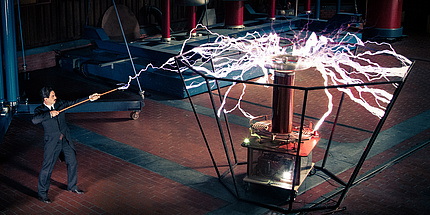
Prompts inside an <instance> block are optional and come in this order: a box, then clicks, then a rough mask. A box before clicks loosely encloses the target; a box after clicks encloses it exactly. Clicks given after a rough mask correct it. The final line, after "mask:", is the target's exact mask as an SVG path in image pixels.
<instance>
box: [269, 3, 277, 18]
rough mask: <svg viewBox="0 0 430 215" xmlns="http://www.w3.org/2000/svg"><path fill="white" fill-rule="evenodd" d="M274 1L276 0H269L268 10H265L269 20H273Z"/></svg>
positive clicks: (274, 11)
mask: <svg viewBox="0 0 430 215" xmlns="http://www.w3.org/2000/svg"><path fill="white" fill-rule="evenodd" d="M275 2H276V0H269V11H267V19H269V20H275V13H276V7H275V5H276V4H275Z"/></svg>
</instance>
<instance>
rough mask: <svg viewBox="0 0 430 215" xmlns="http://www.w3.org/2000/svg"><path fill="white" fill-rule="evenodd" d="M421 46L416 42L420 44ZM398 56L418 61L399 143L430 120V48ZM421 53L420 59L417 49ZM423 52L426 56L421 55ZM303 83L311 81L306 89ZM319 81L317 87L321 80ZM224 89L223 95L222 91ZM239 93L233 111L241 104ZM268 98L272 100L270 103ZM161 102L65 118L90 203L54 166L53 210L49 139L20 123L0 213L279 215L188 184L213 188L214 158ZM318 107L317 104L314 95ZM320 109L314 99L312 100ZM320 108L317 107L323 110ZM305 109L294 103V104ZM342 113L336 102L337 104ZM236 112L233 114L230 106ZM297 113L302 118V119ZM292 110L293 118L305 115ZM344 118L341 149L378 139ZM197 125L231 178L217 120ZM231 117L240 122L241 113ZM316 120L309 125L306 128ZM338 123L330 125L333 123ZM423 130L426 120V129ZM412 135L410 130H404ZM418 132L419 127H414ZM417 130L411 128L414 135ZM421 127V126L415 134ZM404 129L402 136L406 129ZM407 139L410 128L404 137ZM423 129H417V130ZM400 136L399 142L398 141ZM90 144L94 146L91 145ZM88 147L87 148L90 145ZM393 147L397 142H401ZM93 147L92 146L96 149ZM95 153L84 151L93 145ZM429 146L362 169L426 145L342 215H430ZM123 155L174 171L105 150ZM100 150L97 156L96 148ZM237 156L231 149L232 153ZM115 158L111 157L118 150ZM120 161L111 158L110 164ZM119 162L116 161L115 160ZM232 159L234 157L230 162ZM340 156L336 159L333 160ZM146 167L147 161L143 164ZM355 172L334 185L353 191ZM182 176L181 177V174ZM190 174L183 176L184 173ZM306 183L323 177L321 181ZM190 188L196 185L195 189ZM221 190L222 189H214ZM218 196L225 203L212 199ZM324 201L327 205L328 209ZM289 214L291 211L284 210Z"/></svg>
mask: <svg viewBox="0 0 430 215" xmlns="http://www.w3.org/2000/svg"><path fill="white" fill-rule="evenodd" d="M417 41H420V42H419V43H418V42H417ZM393 45H394V46H395V49H396V50H398V52H399V53H401V54H404V55H405V56H407V57H410V58H417V59H420V60H419V61H417V63H416V66H415V68H414V71H413V73H411V76H410V77H409V80H408V81H407V83H406V85H405V88H404V90H403V91H402V93H401V95H400V97H399V99H398V101H397V102H396V104H395V107H394V109H393V111H392V112H391V114H390V116H389V118H388V120H387V122H386V124H385V126H384V129H383V130H384V131H390V132H391V133H390V134H393V135H398V136H399V138H403V137H401V136H402V135H403V134H404V132H402V130H400V131H391V130H390V128H393V127H395V126H396V125H399V124H400V123H402V122H408V120H411V119H414V117H416V116H422V115H420V114H423V113H427V111H429V110H430V102H428V101H427V98H426V96H425V95H427V94H428V92H429V90H430V87H429V85H428V84H427V83H426V81H427V80H430V79H429V78H430V77H429V74H430V73H428V71H427V70H428V68H429V67H430V63H429V61H430V56H429V53H428V50H429V48H430V40H429V39H428V38H425V37H424V38H423V37H422V36H421V35H412V36H411V37H410V38H406V39H404V40H402V41H399V42H396V43H394V44H393ZM415 46H416V47H417V48H416V49H415V48H414V47H415ZM422 47H427V48H422ZM299 80H303V81H306V79H304V78H303V79H300V78H299ZM315 81H317V80H315ZM253 88H255V87H250V91H249V93H248V94H247V97H246V98H245V100H246V101H247V102H248V103H246V102H245V103H244V105H245V106H246V109H247V110H249V111H252V112H256V113H262V114H270V106H268V105H267V104H270V102H271V98H270V97H268V96H266V95H267V92H265V91H267V90H270V89H263V90H260V89H257V88H255V89H253ZM224 90H225V89H223V91H224ZM238 92H240V88H239V87H238V90H237V91H233V92H232V94H231V95H230V96H231V97H232V98H230V100H231V101H234V99H235V98H237V97H238V95H239V94H238ZM269 94H270V93H269ZM157 96H158V95H154V97H153V98H151V97H148V98H147V99H146V100H145V107H144V108H143V110H142V112H141V114H140V118H139V119H137V120H134V121H133V120H129V119H128V118H129V112H104V113H74V114H68V116H67V118H68V121H69V122H70V125H71V126H72V129H74V131H75V132H81V133H85V134H83V135H82V137H79V138H78V137H76V138H77V139H76V141H75V144H76V149H77V159H78V178H79V179H78V183H79V186H80V188H81V189H83V190H85V191H86V194H85V195H75V194H72V193H69V192H66V191H65V190H64V189H65V187H66V185H65V183H66V171H65V168H66V167H65V164H64V163H57V165H56V167H55V169H54V172H53V174H52V183H51V188H50V192H49V197H50V198H51V199H52V200H53V203H52V204H43V203H41V202H40V201H38V200H37V199H36V195H37V193H36V191H37V176H38V172H39V169H40V167H41V162H42V154H43V147H42V145H43V129H42V128H41V127H40V126H36V125H33V124H32V123H31V122H30V121H29V116H22V115H21V116H16V117H14V119H13V121H12V123H11V125H10V127H9V129H8V132H7V133H6V135H5V137H4V139H3V141H2V143H1V145H0V182H1V183H0V189H1V191H0V193H1V195H0V211H1V213H2V214H206V213H211V212H212V213H213V214H279V212H277V211H270V210H267V209H265V208H258V207H256V208H254V207H252V206H250V205H246V204H245V206H243V205H241V204H240V203H238V202H237V201H236V200H235V199H234V198H232V197H231V195H230V194H229V192H228V191H227V189H225V188H224V187H223V186H220V189H218V188H214V189H213V190H212V191H207V190H205V189H203V188H201V187H199V185H198V184H196V183H185V182H184V180H186V179H188V177H206V178H209V179H216V177H217V174H216V172H215V170H214V168H213V165H212V161H211V159H210V157H209V153H208V150H207V149H206V146H205V144H204V141H203V138H202V135H201V133H200V130H199V127H198V125H197V123H196V120H195V118H194V115H193V112H191V111H190V110H189V109H186V108H181V107H179V106H177V105H169V104H168V103H169V102H172V103H173V104H178V103H185V104H186V103H187V102H188V101H187V100H186V99H184V100H171V101H169V100H160V97H157ZM314 96H315V97H316V98H318V97H319V95H314ZM315 100H317V99H315ZM193 101H194V102H195V103H196V105H198V106H199V107H206V108H209V107H210V103H209V101H208V97H207V94H202V95H197V96H194V97H193ZM318 101H321V102H318ZM298 103H299V101H298V102H297V104H298ZM324 104H325V103H324V102H323V99H321V100H317V102H314V103H312V107H310V110H311V111H309V113H310V116H311V117H315V118H318V116H320V115H321V114H322V113H323V112H324V108H322V107H324ZM335 104H336V102H335ZM229 105H231V104H229ZM298 110H299V109H298ZM298 110H296V109H295V112H296V113H298V112H299V111H298ZM342 110H343V111H345V112H346V113H350V114H347V116H345V117H343V118H341V119H340V122H339V123H340V124H342V125H343V126H338V130H337V133H336V134H337V135H336V136H335V141H337V142H340V143H344V144H345V145H347V144H355V143H358V142H360V141H363V140H365V139H366V138H368V137H369V136H370V135H371V133H370V132H369V131H373V129H374V126H375V123H377V119H375V118H374V117H372V116H371V115H370V114H368V113H366V112H364V111H363V110H362V109H360V108H356V106H354V104H353V103H352V102H350V101H345V104H344V106H343V107H342ZM199 113H200V114H199V118H200V120H201V121H202V124H203V126H204V130H205V133H206V135H207V139H208V142H209V146H210V148H211V151H212V152H213V156H214V158H215V161H216V163H217V164H218V165H219V167H220V169H221V170H222V171H225V170H226V169H227V159H226V157H225V153H224V149H223V146H222V144H220V137H219V133H218V129H217V127H216V123H215V121H214V118H213V117H210V116H208V115H207V114H202V113H201V112H199ZM233 114H234V115H235V116H241V113H239V112H238V111H235V112H233ZM309 120H312V119H309ZM328 120H329V121H332V120H333V118H332V117H331V118H329V119H328ZM423 120H424V119H423ZM407 125H410V124H407ZM230 126H231V130H232V133H233V134H234V135H233V142H234V143H235V149H236V152H237V156H238V158H239V161H245V160H246V150H245V149H244V148H243V147H240V146H239V145H240V143H241V141H242V139H243V138H244V137H246V136H249V131H248V128H247V127H246V126H243V125H239V124H235V123H231V124H230ZM413 126H415V125H413ZM413 126H412V127H413ZM416 126H419V125H416ZM330 129H331V124H330V123H324V124H323V127H322V128H321V135H322V137H323V138H325V139H326V138H327V137H328V131H330ZM405 129H406V128H405ZM408 129H410V128H408ZM417 129H419V128H417ZM396 132H397V133H396ZM86 134H88V136H85V135H86ZM84 137H88V138H89V139H84ZM396 137H397V136H396ZM91 138H94V139H91ZM97 140H99V141H106V142H98V143H97V144H98V145H91V144H88V143H89V142H92V141H96V142H97ZM429 141H430V129H429V128H426V129H423V130H422V131H420V132H418V133H417V134H411V135H409V136H407V138H406V139H404V140H403V139H402V141H400V142H399V143H398V144H396V145H394V146H393V147H390V148H387V149H385V150H383V151H382V152H380V153H378V154H376V155H375V156H373V157H370V158H369V159H368V160H367V161H366V162H365V163H364V165H363V168H362V170H361V172H360V176H363V175H365V174H366V173H367V172H368V171H372V170H375V169H378V168H379V167H380V166H381V165H384V164H385V163H387V162H390V161H391V160H392V159H395V158H397V157H399V156H401V155H402V154H403V153H405V152H408V151H410V150H411V149H413V148H414V147H416V146H418V145H420V144H423V145H424V146H423V147H422V148H420V149H419V150H417V151H413V152H411V153H410V154H409V155H408V156H406V157H405V158H403V159H400V160H398V161H396V162H394V163H392V164H391V163H390V165H387V167H386V168H385V169H383V170H381V171H378V172H377V173H376V174H374V175H372V177H369V178H368V179H367V180H364V181H363V182H361V183H359V184H357V185H356V186H354V187H352V188H351V189H350V191H349V192H348V194H347V196H346V198H345V200H344V201H343V202H342V204H341V208H343V207H345V208H346V209H345V210H343V211H339V212H338V213H339V214H429V213H430V208H429V206H428V202H430V183H429V172H428V164H429V158H428V156H427V155H428V154H427V153H429V150H430V147H429V146H428V145H425V144H426V143H428V142H429ZM108 142H109V143H112V142H113V143H114V144H117V145H118V146H119V145H121V146H122V145H125V146H128V147H130V148H127V149H133V150H135V152H138V153H143V152H145V153H147V154H145V156H147V157H145V158H151V159H155V158H156V159H159V160H162V161H166V162H167V161H168V162H171V163H169V164H172V163H173V164H174V165H172V166H171V167H170V166H160V171H158V169H151V168H150V167H148V166H145V164H140V163H139V162H134V161H133V158H129V157H127V155H129V154H127V153H125V152H124V154H123V155H121V153H122V152H121V150H124V151H126V149H125V148H120V147H118V148H117V149H116V150H117V151H109V150H103V149H102V148H103V144H105V145H106V147H107V146H108V144H109V143H108ZM97 147H99V148H97ZM228 148H229V150H230V151H231V148H230V147H228ZM114 150H115V149H114ZM323 153H324V148H321V147H319V148H316V149H315V151H314V156H313V160H314V161H315V162H317V161H320V160H321V159H322V157H323ZM113 154H115V156H114V155H113ZM118 154H120V156H118ZM230 156H231V157H232V155H231V154H230ZM336 156H337V155H333V154H330V157H331V158H332V157H335V158H336ZM141 162H143V163H145V162H148V163H150V162H151V161H150V160H148V161H146V160H144V161H141ZM169 168H184V169H185V168H188V169H190V170H191V171H190V172H186V173H187V174H189V173H191V174H189V175H177V176H176V177H172V175H169V174H168V171H169V170H171V171H174V169H169ZM351 172H352V168H349V169H347V170H346V171H344V172H342V173H340V174H339V175H338V176H339V177H340V178H341V179H343V180H344V181H347V180H348V178H349V177H350V175H351ZM178 174H182V173H178ZM183 174H185V173H183ZM236 174H237V175H241V174H242V175H243V174H245V169H244V168H243V167H241V168H237V172H236ZM310 177H325V178H327V177H326V176H324V175H323V174H322V173H318V172H317V174H316V175H314V176H310ZM190 180H191V179H190ZM196 181H197V182H198V183H202V184H203V187H205V186H207V187H208V189H210V186H212V185H213V184H212V183H207V182H205V181H204V180H200V181H199V180H198V179H196ZM215 181H216V180H215ZM338 187H339V186H338V185H337V184H336V182H334V181H333V180H332V179H327V180H326V181H324V182H323V183H321V184H318V185H317V186H315V187H313V188H311V189H308V190H306V191H305V192H303V193H301V194H300V195H299V196H298V197H297V200H296V202H295V203H294V206H296V207H303V206H306V205H308V204H312V203H315V202H316V201H318V199H320V197H321V196H323V195H325V194H329V193H331V192H333V191H334V190H336V189H337V188H338ZM215 189H218V190H219V192H220V193H221V194H215V191H214V190H215ZM332 203H333V201H328V203H324V204H332ZM281 207H285V205H281ZM324 213H330V211H316V212H309V214H324Z"/></svg>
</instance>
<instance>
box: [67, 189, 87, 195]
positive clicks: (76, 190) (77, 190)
mask: <svg viewBox="0 0 430 215" xmlns="http://www.w3.org/2000/svg"><path fill="white" fill-rule="evenodd" d="M69 192H72V193H76V194H84V193H85V192H84V191H83V190H80V189H73V190H69Z"/></svg>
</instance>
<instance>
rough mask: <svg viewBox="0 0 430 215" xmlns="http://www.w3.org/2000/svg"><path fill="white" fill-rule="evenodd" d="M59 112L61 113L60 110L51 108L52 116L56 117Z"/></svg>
mask: <svg viewBox="0 0 430 215" xmlns="http://www.w3.org/2000/svg"><path fill="white" fill-rule="evenodd" d="M58 114H60V112H59V111H56V110H51V117H56V116H57V115H58Z"/></svg>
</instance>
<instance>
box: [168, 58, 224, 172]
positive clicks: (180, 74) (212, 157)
mask: <svg viewBox="0 0 430 215" xmlns="http://www.w3.org/2000/svg"><path fill="white" fill-rule="evenodd" d="M175 62H176V67H177V68H178V73H179V76H180V77H181V80H182V83H183V86H184V88H185V92H186V93H187V97H188V101H189V102H190V105H191V108H192V109H193V112H194V117H195V118H196V120H197V124H198V125H199V129H200V132H201V133H202V136H203V140H204V141H205V144H206V148H207V150H208V152H209V156H210V157H211V160H212V164H213V166H214V168H215V172H216V174H217V176H218V178H220V177H221V174H220V173H219V170H218V166H217V164H216V162H215V158H214V156H213V154H212V150H211V148H210V146H209V143H208V140H207V138H206V135H205V132H204V131H203V126H202V123H201V122H200V119H199V116H198V115H197V111H196V108H195V107H194V103H193V100H192V99H191V95H190V92H189V91H188V89H187V84H186V83H185V79H184V76H183V75H182V72H181V67H180V66H179V60H178V58H176V57H175Z"/></svg>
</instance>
